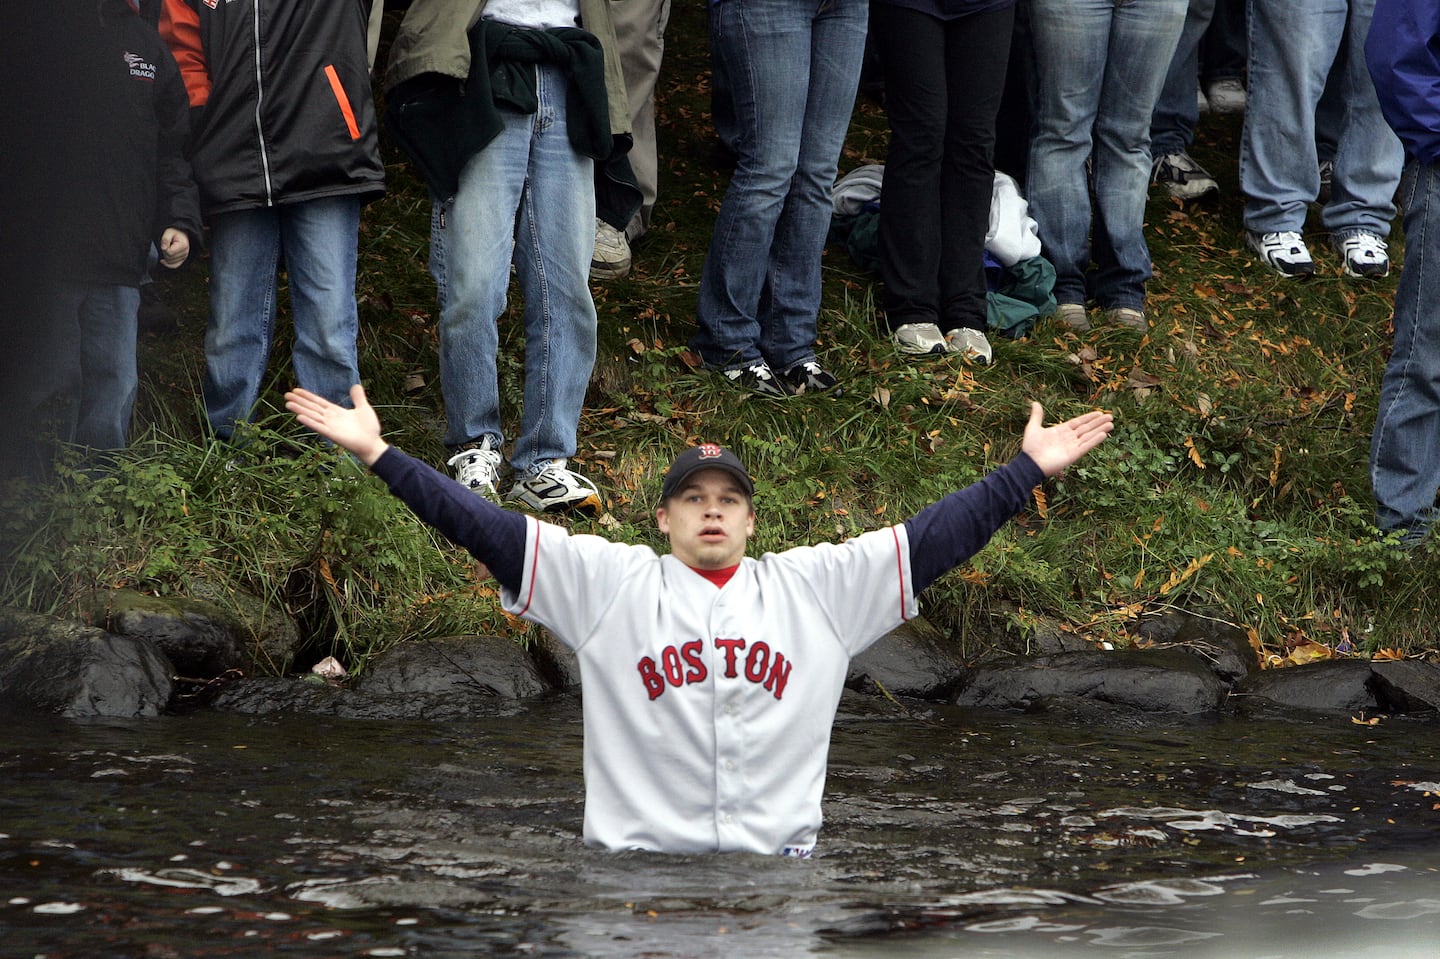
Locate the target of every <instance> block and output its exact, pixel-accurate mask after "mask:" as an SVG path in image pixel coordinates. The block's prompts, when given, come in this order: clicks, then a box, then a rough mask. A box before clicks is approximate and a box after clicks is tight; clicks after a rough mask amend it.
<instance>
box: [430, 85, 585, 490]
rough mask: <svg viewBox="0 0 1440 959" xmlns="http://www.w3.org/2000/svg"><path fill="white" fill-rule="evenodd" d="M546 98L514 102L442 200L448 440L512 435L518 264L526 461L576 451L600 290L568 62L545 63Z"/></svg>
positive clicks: (437, 209)
mask: <svg viewBox="0 0 1440 959" xmlns="http://www.w3.org/2000/svg"><path fill="white" fill-rule="evenodd" d="M537 71H538V76H537V94H538V99H539V108H538V109H537V110H536V112H535V113H516V112H513V111H503V113H502V115H503V117H504V120H505V126H504V129H502V130H501V132H500V134H499V135H498V136H497V137H496V138H495V139H494V140H492V141H490V143H489V144H487V145H486V147H485V148H484V149H483V150H481V151H480V152H479V153H477V154H475V156H473V157H471V158H470V160H469V162H468V163H466V165H465V168H464V169H463V170H462V171H461V173H460V189H459V191H458V192H457V193H456V194H455V196H454V197H453V198H452V199H450V200H448V201H444V202H439V201H437V202H435V204H434V206H433V208H432V215H431V229H430V272H431V274H432V275H433V276H434V277H435V284H436V289H437V292H438V298H439V308H440V324H439V326H440V388H441V392H442V393H443V395H444V398H445V420H446V424H447V426H446V432H445V444H446V445H447V446H449V447H450V448H451V449H455V448H458V447H461V446H463V445H465V444H467V443H471V442H475V441H478V440H480V439H481V438H482V437H486V436H488V437H490V438H491V440H492V442H493V443H494V446H495V448H496V449H499V448H500V445H501V443H502V442H503V441H504V431H503V429H502V427H501V422H500V383H499V373H498V368H497V361H498V356H499V351H500V332H499V327H498V326H497V323H498V321H499V319H500V317H501V315H502V314H503V313H504V312H505V302H506V294H507V291H508V289H509V286H510V264H511V262H512V259H513V262H514V264H515V275H516V277H517V278H518V279H519V282H520V290H521V293H522V294H523V296H524V300H525V388H524V403H525V406H524V409H523V410H522V411H521V419H520V433H519V436H517V437H516V440H515V448H514V450H513V452H512V455H511V457H510V463H511V465H512V466H514V468H515V470H516V472H525V471H527V470H529V469H530V468H531V467H532V466H536V465H539V464H542V463H545V462H548V461H549V460H553V459H568V458H569V457H571V456H574V455H575V448H576V431H577V430H578V429H579V427H580V411H581V409H582V408H583V406H584V403H585V389H586V387H587V386H588V385H589V383H590V371H591V369H592V368H593V367H594V365H595V335H596V315H595V302H594V300H593V299H592V298H591V295H590V257H591V256H592V255H593V253H594V250H595V188H594V164H593V161H591V160H590V159H589V158H588V157H585V156H582V155H581V154H579V153H577V152H575V148H574V147H572V146H571V145H570V134H569V133H568V131H567V128H566V125H565V90H566V85H567V82H568V81H567V80H566V77H565V74H564V73H563V72H562V71H561V70H560V69H559V68H557V67H556V66H554V65H551V64H541V65H539V66H538V67H537Z"/></svg>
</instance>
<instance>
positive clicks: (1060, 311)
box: [1055, 303, 1090, 333]
mask: <svg viewBox="0 0 1440 959" xmlns="http://www.w3.org/2000/svg"><path fill="white" fill-rule="evenodd" d="M1055 319H1057V320H1059V321H1060V322H1061V323H1064V324H1065V325H1066V326H1068V327H1070V329H1072V330H1074V331H1075V332H1076V333H1084V332H1085V331H1087V330H1089V329H1090V317H1089V316H1087V315H1086V310H1085V304H1084V303H1061V304H1060V305H1059V306H1057V307H1055Z"/></svg>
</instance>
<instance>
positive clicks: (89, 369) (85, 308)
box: [35, 283, 140, 450]
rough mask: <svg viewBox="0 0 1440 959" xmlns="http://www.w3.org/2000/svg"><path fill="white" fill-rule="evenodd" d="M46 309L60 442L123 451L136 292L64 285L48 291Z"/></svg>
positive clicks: (132, 383) (134, 382)
mask: <svg viewBox="0 0 1440 959" xmlns="http://www.w3.org/2000/svg"><path fill="white" fill-rule="evenodd" d="M49 308H50V309H52V310H53V312H52V314H51V316H50V317H48V318H46V319H45V320H44V322H48V323H51V324H53V328H54V336H53V337H52V338H51V339H50V341H49V342H50V343H52V344H53V345H54V346H55V347H56V350H55V351H54V354H53V355H52V356H50V357H48V358H47V359H46V362H47V363H48V364H49V365H50V367H51V370H52V372H51V374H50V375H51V376H52V377H53V379H52V381H51V383H50V384H48V385H49V386H51V387H52V389H53V393H52V394H51V395H53V396H55V397H56V398H57V399H58V403H57V404H56V405H57V407H58V408H57V410H56V412H57V414H58V422H56V424H55V426H56V432H57V434H58V435H59V438H60V439H61V440H64V441H67V442H72V443H75V444H77V445H80V446H85V447H88V448H90V449H94V450H119V449H124V448H125V444H126V441H127V440H128V438H129V433H130V414H131V412H132V411H133V410H134V408H135V393H136V390H137V389H138V387H139V376H138V374H137V373H136V368H135V336H136V326H137V320H136V318H137V316H138V315H139V311H140V288H139V287H135V286H123V285H116V284H108V283H63V284H59V285H57V286H56V288H55V289H54V290H53V291H52V292H51V296H50V303H49ZM39 360H40V358H38V357H37V358H35V361H36V362H39Z"/></svg>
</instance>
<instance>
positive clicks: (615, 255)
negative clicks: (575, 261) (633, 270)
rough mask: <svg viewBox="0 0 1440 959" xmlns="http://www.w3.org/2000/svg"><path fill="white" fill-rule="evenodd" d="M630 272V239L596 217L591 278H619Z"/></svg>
mask: <svg viewBox="0 0 1440 959" xmlns="http://www.w3.org/2000/svg"><path fill="white" fill-rule="evenodd" d="M629 272H630V241H629V240H627V239H625V234H624V233H621V232H620V231H619V230H617V229H615V228H614V227H613V226H611V225H610V224H608V223H606V222H605V221H604V220H602V219H600V218H599V217H596V219H595V254H594V255H593V256H592V257H591V258H590V279H592V280H618V279H620V278H621V277H623V276H624V275H625V274H627V273H629Z"/></svg>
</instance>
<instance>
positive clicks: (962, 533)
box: [905, 453, 1045, 595]
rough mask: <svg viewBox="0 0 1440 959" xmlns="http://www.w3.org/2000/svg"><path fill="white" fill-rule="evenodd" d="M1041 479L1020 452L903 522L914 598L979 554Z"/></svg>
mask: <svg viewBox="0 0 1440 959" xmlns="http://www.w3.org/2000/svg"><path fill="white" fill-rule="evenodd" d="M1044 481H1045V474H1044V473H1043V472H1041V471H1040V467H1038V466H1036V465H1035V461H1034V460H1032V459H1031V458H1030V457H1029V456H1028V455H1026V454H1025V453H1021V454H1019V455H1018V456H1016V457H1015V458H1014V459H1013V460H1011V461H1010V462H1009V463H1006V464H1005V465H1004V466H1002V467H1000V468H999V469H997V470H995V471H994V472H992V473H991V474H990V475H989V476H986V477H985V478H984V479H982V480H980V481H979V482H976V483H971V484H970V485H969V486H967V487H965V488H964V489H962V490H957V491H956V492H954V493H951V494H950V495H949V496H947V497H945V498H944V499H942V500H940V501H939V502H938V503H932V504H931V505H929V506H927V507H925V508H924V509H923V510H921V511H920V512H918V513H916V514H915V515H914V516H912V517H910V519H908V520H906V521H905V532H906V535H907V538H908V539H909V543H910V587H911V589H912V590H913V591H914V592H915V593H916V594H917V595H918V594H919V593H920V592H921V591H922V590H924V589H925V587H927V586H929V585H930V584H931V583H933V582H934V581H935V580H936V579H938V578H939V577H940V576H941V575H942V574H944V573H947V572H949V571H950V570H951V569H953V568H954V567H956V566H959V565H960V564H961V563H963V562H965V561H966V560H967V559H969V558H970V557H971V556H974V555H975V554H976V553H978V552H980V550H981V548H982V547H984V545H985V544H986V543H988V542H990V537H991V536H994V535H995V531H996V530H998V529H999V528H1000V527H1001V526H1004V525H1005V524H1006V523H1007V522H1009V521H1010V519H1011V518H1012V517H1014V516H1015V514H1016V513H1019V512H1020V511H1021V510H1022V509H1024V508H1025V506H1026V504H1028V503H1029V502H1030V492H1031V491H1032V490H1033V489H1035V487H1037V486H1039V485H1040V484H1041V483H1043V482H1044Z"/></svg>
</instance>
